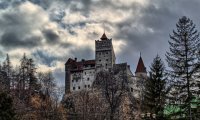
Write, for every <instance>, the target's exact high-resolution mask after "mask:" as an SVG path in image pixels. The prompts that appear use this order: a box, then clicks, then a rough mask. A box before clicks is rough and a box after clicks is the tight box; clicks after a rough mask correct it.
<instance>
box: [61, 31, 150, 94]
mask: <svg viewBox="0 0 200 120" xmlns="http://www.w3.org/2000/svg"><path fill="white" fill-rule="evenodd" d="M115 61H116V57H115V52H114V48H113V45H112V39H108V38H107V36H106V34H105V33H104V34H103V35H102V37H101V38H100V40H95V59H94V60H84V59H82V60H81V61H77V58H75V59H72V58H69V59H68V60H67V62H66V63H65V93H66V94H67V93H73V92H76V91H81V90H89V89H90V88H91V86H92V83H93V82H94V80H95V75H96V74H97V73H98V72H99V71H101V70H106V71H109V70H111V69H114V68H117V67H120V68H122V67H123V68H125V69H124V70H125V72H126V75H127V78H128V86H129V90H130V92H133V93H134V96H136V97H138V95H139V94H140V90H141V88H140V87H139V83H140V81H141V79H142V78H146V77H147V71H146V68H145V66H144V63H143V60H142V57H141V55H140V58H139V61H138V64H137V68H136V71H135V75H134V74H133V73H132V71H131V70H130V65H127V63H120V64H116V62H115Z"/></svg>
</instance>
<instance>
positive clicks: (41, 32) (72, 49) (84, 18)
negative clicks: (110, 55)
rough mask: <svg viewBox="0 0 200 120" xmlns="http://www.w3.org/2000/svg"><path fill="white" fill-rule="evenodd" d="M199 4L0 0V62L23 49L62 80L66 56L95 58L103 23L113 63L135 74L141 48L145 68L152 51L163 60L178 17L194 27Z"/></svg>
mask: <svg viewBox="0 0 200 120" xmlns="http://www.w3.org/2000/svg"><path fill="white" fill-rule="evenodd" d="M199 6H200V0H0V60H1V61H3V60H4V59H5V55H6V53H8V54H9V55H10V57H11V60H12V64H13V66H15V65H17V64H19V60H20V58H21V57H22V55H23V54H24V53H26V55H27V56H29V57H32V58H33V59H34V60H35V62H36V63H37V68H38V71H46V70H52V71H53V72H54V75H55V77H56V79H57V80H58V83H59V84H62V83H64V63H65V62H66V61H67V59H68V58H69V57H72V58H74V57H77V58H78V59H79V60H80V59H82V58H85V59H94V42H95V40H97V39H99V38H100V37H101V35H102V34H103V28H104V27H103V26H104V25H105V31H106V34H107V36H108V37H109V38H112V39H113V42H114V49H115V52H116V56H117V62H118V63H119V62H128V64H130V65H131V69H132V70H133V72H135V67H136V65H137V61H138V58H139V53H140V52H141V53H142V57H143V60H144V62H145V65H146V66H147V68H148V67H149V66H150V63H151V62H152V60H153V58H154V57H155V56H156V54H159V55H160V56H162V58H163V59H165V58H164V55H165V52H166V50H168V43H167V41H168V40H169V34H170V33H172V30H173V29H175V24H176V22H177V21H178V19H179V18H180V17H182V16H187V17H189V18H191V19H192V20H193V21H194V23H195V24H196V25H197V29H199V27H200V14H199V11H200V7H199ZM103 23H104V25H103Z"/></svg>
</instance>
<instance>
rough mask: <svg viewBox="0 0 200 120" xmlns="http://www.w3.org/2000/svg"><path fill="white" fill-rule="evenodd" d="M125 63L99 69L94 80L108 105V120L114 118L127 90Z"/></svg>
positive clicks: (95, 85)
mask: <svg viewBox="0 0 200 120" xmlns="http://www.w3.org/2000/svg"><path fill="white" fill-rule="evenodd" d="M126 67H127V66H126V65H123V64H121V65H118V66H115V67H114V68H113V70H111V71H110V72H109V71H100V72H99V73H98V74H97V76H96V80H95V82H94V87H95V88H96V89H99V90H100V91H101V93H102V96H103V97H104V98H105V100H106V102H107V103H108V107H109V113H110V114H109V116H110V120H113V119H115V116H116V115H117V114H116V113H117V110H119V107H120V104H121V103H122V100H123V97H124V96H125V94H126V92H127V75H126Z"/></svg>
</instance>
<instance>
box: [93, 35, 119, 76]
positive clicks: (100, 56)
mask: <svg viewBox="0 0 200 120" xmlns="http://www.w3.org/2000/svg"><path fill="white" fill-rule="evenodd" d="M115 59H116V58H115V53H114V49H113V45H112V39H108V38H107V36H106V34H105V33H104V34H103V35H102V37H101V38H100V40H96V41H95V63H96V68H95V69H96V72H99V71H100V70H109V69H110V68H112V67H113V64H115Z"/></svg>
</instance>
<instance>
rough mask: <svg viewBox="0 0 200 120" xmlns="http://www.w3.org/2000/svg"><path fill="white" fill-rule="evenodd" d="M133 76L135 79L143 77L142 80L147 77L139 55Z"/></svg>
mask: <svg viewBox="0 0 200 120" xmlns="http://www.w3.org/2000/svg"><path fill="white" fill-rule="evenodd" d="M135 76H136V77H144V78H146V77H147V71H146V67H145V66H144V62H143V60H142V57H141V55H140V58H139V61H138V64H137V68H136V71H135Z"/></svg>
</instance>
